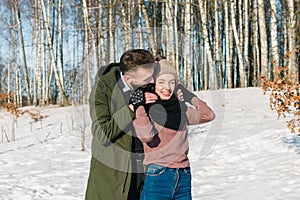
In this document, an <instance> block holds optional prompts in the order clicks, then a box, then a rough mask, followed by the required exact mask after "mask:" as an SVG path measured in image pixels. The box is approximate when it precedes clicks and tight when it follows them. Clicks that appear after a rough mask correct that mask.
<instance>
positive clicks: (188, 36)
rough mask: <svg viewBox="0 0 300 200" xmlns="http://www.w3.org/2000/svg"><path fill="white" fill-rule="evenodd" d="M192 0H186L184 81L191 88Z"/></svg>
mask: <svg viewBox="0 0 300 200" xmlns="http://www.w3.org/2000/svg"><path fill="white" fill-rule="evenodd" d="M191 70H192V69H191V1H190V0H188V1H185V23H184V76H183V77H184V83H185V84H186V87H187V88H188V89H191Z"/></svg>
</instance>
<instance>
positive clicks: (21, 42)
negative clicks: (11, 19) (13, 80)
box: [14, 0, 31, 105]
mask: <svg viewBox="0 0 300 200" xmlns="http://www.w3.org/2000/svg"><path fill="white" fill-rule="evenodd" d="M14 11H15V14H16V22H17V26H18V29H19V34H20V45H21V52H22V57H23V68H24V79H25V89H26V96H27V102H26V103H27V105H31V98H30V88H29V78H28V69H27V58H26V53H25V44H24V36H23V28H22V25H21V14H20V9H19V2H18V0H16V1H15V3H14Z"/></svg>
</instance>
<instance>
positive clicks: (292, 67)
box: [288, 0, 298, 82]
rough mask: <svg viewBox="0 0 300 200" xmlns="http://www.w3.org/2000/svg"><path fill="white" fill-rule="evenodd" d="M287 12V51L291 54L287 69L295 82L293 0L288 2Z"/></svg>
mask: <svg viewBox="0 0 300 200" xmlns="http://www.w3.org/2000/svg"><path fill="white" fill-rule="evenodd" d="M288 11H289V23H288V25H289V26H288V36H289V39H288V41H289V44H288V45H289V47H288V51H289V52H291V55H290V57H289V62H288V67H289V71H290V73H291V74H292V75H293V79H294V81H295V82H297V81H298V76H297V75H296V72H297V65H296V56H295V29H296V17H295V14H294V13H295V5H294V0H288Z"/></svg>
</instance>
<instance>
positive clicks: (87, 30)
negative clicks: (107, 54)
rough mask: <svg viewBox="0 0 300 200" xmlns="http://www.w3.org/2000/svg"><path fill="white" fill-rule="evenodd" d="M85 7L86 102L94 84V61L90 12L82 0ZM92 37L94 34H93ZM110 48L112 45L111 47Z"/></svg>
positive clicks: (84, 0)
mask: <svg viewBox="0 0 300 200" xmlns="http://www.w3.org/2000/svg"><path fill="white" fill-rule="evenodd" d="M82 5H83V6H82V7H83V16H84V34H85V36H84V38H85V47H86V58H85V61H84V65H85V69H86V94H85V103H86V102H88V97H89V94H90V92H91V88H92V84H91V63H92V52H91V47H90V41H91V40H90V35H92V34H93V33H92V30H91V25H90V22H89V12H88V9H87V8H88V5H87V2H86V0H82ZM92 38H94V37H93V35H92ZM109 48H110V47H109Z"/></svg>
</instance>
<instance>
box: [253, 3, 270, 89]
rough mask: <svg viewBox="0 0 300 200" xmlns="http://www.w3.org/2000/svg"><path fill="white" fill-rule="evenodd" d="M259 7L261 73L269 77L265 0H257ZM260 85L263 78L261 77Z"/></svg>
mask: <svg viewBox="0 0 300 200" xmlns="http://www.w3.org/2000/svg"><path fill="white" fill-rule="evenodd" d="M255 2H256V3H257V8H258V16H259V17H258V25H259V36H260V40H259V44H260V52H261V53H260V58H261V61H260V68H261V70H260V75H261V76H266V77H267V78H269V70H268V63H269V61H268V39H267V28H266V17H265V5H264V1H263V0H255ZM259 85H261V80H260V79H259Z"/></svg>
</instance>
